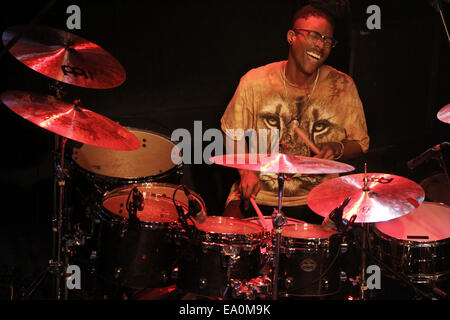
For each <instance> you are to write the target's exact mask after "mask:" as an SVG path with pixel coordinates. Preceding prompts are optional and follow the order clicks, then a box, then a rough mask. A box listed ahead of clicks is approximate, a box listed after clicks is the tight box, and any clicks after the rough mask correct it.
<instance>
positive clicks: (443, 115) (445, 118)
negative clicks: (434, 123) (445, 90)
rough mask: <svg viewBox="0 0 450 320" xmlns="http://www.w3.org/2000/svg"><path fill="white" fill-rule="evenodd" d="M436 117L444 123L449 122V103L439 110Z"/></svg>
mask: <svg viewBox="0 0 450 320" xmlns="http://www.w3.org/2000/svg"><path fill="white" fill-rule="evenodd" d="M437 118H438V119H439V120H441V121H442V122H445V123H450V103H449V104H448V105H446V106H445V107H443V108H442V109H441V110H439V112H438V114H437Z"/></svg>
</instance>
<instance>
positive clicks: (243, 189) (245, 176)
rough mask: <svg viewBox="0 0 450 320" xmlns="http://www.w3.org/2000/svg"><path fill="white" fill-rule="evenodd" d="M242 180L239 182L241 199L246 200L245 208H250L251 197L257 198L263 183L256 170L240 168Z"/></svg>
mask: <svg viewBox="0 0 450 320" xmlns="http://www.w3.org/2000/svg"><path fill="white" fill-rule="evenodd" d="M239 174H240V175H241V181H240V183H239V192H240V194H241V200H243V201H244V210H246V211H247V210H248V208H249V206H250V201H249V200H250V197H253V198H255V197H256V195H257V194H258V192H259V190H261V183H260V182H259V178H258V176H257V175H256V173H255V172H254V171H250V170H239Z"/></svg>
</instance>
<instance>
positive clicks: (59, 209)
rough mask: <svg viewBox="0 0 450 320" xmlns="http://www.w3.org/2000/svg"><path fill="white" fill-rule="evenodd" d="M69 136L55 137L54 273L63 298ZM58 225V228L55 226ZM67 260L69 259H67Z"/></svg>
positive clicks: (58, 293)
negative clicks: (64, 219) (65, 160)
mask: <svg viewBox="0 0 450 320" xmlns="http://www.w3.org/2000/svg"><path fill="white" fill-rule="evenodd" d="M66 142H67V138H65V137H61V136H58V135H56V137H55V145H56V154H55V178H54V185H55V194H57V197H55V198H54V200H55V205H54V208H55V209H56V210H54V212H55V214H54V216H53V220H52V222H53V234H54V239H55V236H56V244H55V241H54V244H53V246H54V248H55V246H56V252H55V250H54V252H53V260H52V261H51V263H53V267H54V270H53V273H54V275H55V276H56V285H55V290H56V291H55V292H56V299H57V300H61V294H62V292H61V277H62V276H64V274H65V268H64V264H63V262H62V260H61V259H62V258H61V253H62V236H63V235H62V232H63V230H62V229H63V211H64V198H65V187H66V178H68V174H67V172H66V171H65V168H64V151H65V146H66ZM58 156H59V157H60V158H59V162H58V161H57V157H58ZM55 226H56V228H55ZM66 262H67V261H66ZM64 288H65V289H64V299H65V300H67V298H68V292H67V287H66V286H64Z"/></svg>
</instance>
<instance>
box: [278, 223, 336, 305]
mask: <svg viewBox="0 0 450 320" xmlns="http://www.w3.org/2000/svg"><path fill="white" fill-rule="evenodd" d="M340 243H341V237H340V236H339V235H338V234H337V232H336V231H329V230H325V229H324V228H323V227H322V226H321V225H315V224H308V223H299V224H293V225H287V226H284V227H283V230H282V233H281V246H280V277H279V279H280V280H279V281H280V284H279V287H280V293H282V294H284V296H327V295H332V294H336V293H338V292H339V290H340V278H339V264H338V263H337V258H338V256H339V253H340Z"/></svg>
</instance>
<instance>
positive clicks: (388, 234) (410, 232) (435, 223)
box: [373, 201, 450, 283]
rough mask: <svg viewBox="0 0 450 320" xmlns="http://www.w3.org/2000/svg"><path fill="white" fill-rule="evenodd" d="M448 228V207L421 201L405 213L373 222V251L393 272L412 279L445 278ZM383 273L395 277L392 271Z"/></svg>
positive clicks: (448, 271) (449, 242)
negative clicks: (392, 218)
mask: <svg viewBox="0 0 450 320" xmlns="http://www.w3.org/2000/svg"><path fill="white" fill-rule="evenodd" d="M449 227H450V207H448V206H446V205H444V204H442V203H438V202H428V201H425V202H423V203H422V204H421V205H420V206H419V207H418V208H417V209H415V210H413V211H411V212H410V213H409V214H407V215H404V216H402V217H400V218H397V219H394V220H390V221H386V222H379V223H376V224H374V225H373V231H374V232H373V234H374V237H373V247H374V248H375V254H376V255H377V257H378V258H379V259H380V260H381V261H383V262H384V263H385V264H386V265H387V266H388V267H390V268H392V270H393V271H394V272H397V273H401V274H403V275H406V276H408V277H409V278H410V280H411V281H412V282H415V283H428V282H430V281H438V280H447V279H449V274H450V229H449ZM385 269H387V268H385ZM386 275H387V276H389V277H392V278H396V277H395V275H394V274H392V272H386Z"/></svg>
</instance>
